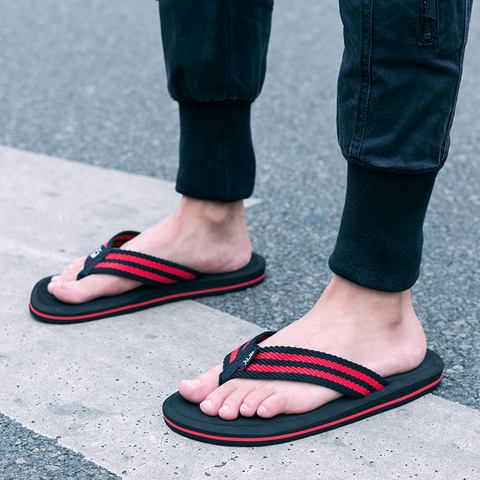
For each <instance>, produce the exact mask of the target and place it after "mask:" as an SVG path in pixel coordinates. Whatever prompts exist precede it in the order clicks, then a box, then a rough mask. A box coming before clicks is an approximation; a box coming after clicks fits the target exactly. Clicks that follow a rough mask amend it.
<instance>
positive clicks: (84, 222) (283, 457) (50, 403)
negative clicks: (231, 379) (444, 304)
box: [0, 147, 480, 480]
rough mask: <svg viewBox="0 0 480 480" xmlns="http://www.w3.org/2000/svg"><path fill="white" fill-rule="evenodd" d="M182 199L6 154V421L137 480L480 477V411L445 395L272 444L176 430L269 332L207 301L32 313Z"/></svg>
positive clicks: (2, 203)
mask: <svg viewBox="0 0 480 480" xmlns="http://www.w3.org/2000/svg"><path fill="white" fill-rule="evenodd" d="M177 201H178V197H177V195H176V194H175V193H174V190H173V186H172V184H171V183H168V182H164V181H161V180H156V179H152V178H148V177H141V176H137V175H132V174H127V173H122V172H118V171H112V170H107V169H102V168H98V167H93V166H88V165H82V164H77V163H74V162H69V161H65V160H60V159H56V158H52V157H47V156H43V155H35V154H32V153H28V152H24V151H21V150H16V149H12V148H4V147H0V219H1V224H2V227H3V228H2V237H1V238H2V241H1V242H0V243H1V245H0V251H1V255H0V268H1V269H2V271H3V275H2V276H1V278H0V286H1V288H0V372H1V373H0V378H1V380H2V388H1V389H0V411H1V412H2V413H5V414H6V415H8V416H10V417H12V418H15V419H17V420H18V421H19V422H20V423H22V424H23V425H25V426H27V427H28V428H30V429H33V430H34V431H35V432H38V433H39V434H41V435H46V436H49V437H52V438H53V437H57V436H60V437H61V438H60V439H59V442H60V444H61V445H63V446H65V447H68V448H70V449H72V450H74V451H77V452H81V453H83V454H84V455H85V457H86V458H87V459H89V460H92V461H93V462H95V463H97V464H98V465H101V466H103V467H105V468H107V469H109V470H111V471H112V472H115V473H116V474H118V475H120V476H122V477H123V478H126V479H142V480H145V479H147V480H149V479H158V478H172V477H173V476H174V475H178V478H194V479H196V478H205V477H212V478H218V479H220V478H252V477H255V478H259V479H264V478H289V477H291V476H295V477H297V476H301V477H302V478H307V479H309V478H324V479H340V478H342V479H343V478H353V477H355V478H360V479H372V478H382V479H394V478H410V477H415V478H419V479H432V478H438V479H449V480H450V479H463V478H465V479H473V478H478V477H479V476H480V412H478V411H476V410H471V409H468V408H466V407H464V406H461V405H458V404H454V403H452V402H448V401H446V400H442V399H440V398H438V397H435V396H432V395H429V396H427V397H424V398H422V399H421V400H418V401H416V402H414V403H412V404H409V405H406V406H404V407H401V408H398V409H396V410H394V411H391V412H387V413H385V414H382V415H379V416H376V417H373V418H371V419H368V420H366V421H363V422H360V423H357V424H354V425H350V426H348V427H345V428H340V429H338V430H334V431H332V432H327V433H325V434H322V435H318V436H315V437H311V438H308V439H303V440H301V441H297V442H294V443H292V444H290V443H287V444H283V445H278V446H272V447H257V448H243V449H242V448H227V447H217V446H211V445H205V444H201V443H197V442H194V441H191V440H188V439H185V438H183V437H180V436H178V435H176V434H174V433H172V432H170V431H169V430H168V429H167V427H166V426H165V424H164V422H163V420H162V417H161V404H162V401H163V400H164V399H165V398H166V397H167V396H168V395H169V394H170V393H172V392H173V391H175V389H176V384H177V383H178V381H179V380H180V379H182V378H184V377H189V376H191V375H194V374H196V373H197V372H200V371H202V370H204V369H205V368H208V367H210V366H212V365H214V364H215V363H216V362H218V361H219V360H221V358H222V357H223V354H225V353H226V351H227V350H228V349H231V348H234V347H235V346H237V345H238V344H239V343H240V342H241V341H243V340H244V339H247V338H248V337H250V336H252V335H255V334H256V333H257V332H259V331H260V327H258V326H255V325H253V324H251V323H248V322H245V321H242V320H240V319H238V318H235V317H232V316H229V315H227V314H225V313H222V312H219V311H218V310H215V309H212V308H210V307H207V306H204V305H201V304H199V303H197V302H192V301H186V302H179V303H176V304H172V305H167V306H163V307H159V308H155V309H151V310H147V311H144V312H138V313H135V314H131V315H125V316H123V317H118V318H112V319H105V320H101V321H97V322H92V323H87V324H80V325H69V326H58V325H48V324H42V323H39V322H36V321H34V320H33V319H32V318H31V317H30V315H29V313H28V308H27V305H28V297H29V293H30V289H31V287H32V286H33V284H34V282H35V281H36V280H38V279H39V278H41V277H42V276H46V275H48V274H51V273H53V272H55V271H58V270H59V269H61V268H63V266H64V265H65V263H67V262H68V261H69V260H70V259H71V258H72V255H77V254H84V253H85V251H90V250H91V249H92V248H93V247H95V245H96V244H97V243H99V242H101V241H103V240H104V239H105V238H106V237H108V236H109V235H110V234H111V233H112V229H117V228H118V229H123V228H138V229H142V228H144V227H145V226H147V225H149V224H150V223H152V222H153V221H156V220H157V219H158V218H160V217H162V216H164V215H167V214H168V213H170V212H171V211H172V210H173V209H174V208H175V205H176V203H177ZM267 281H268V280H267ZM0 478H1V471H0ZM19 478H20V477H19ZM21 478H28V477H21ZM52 478H58V477H52Z"/></svg>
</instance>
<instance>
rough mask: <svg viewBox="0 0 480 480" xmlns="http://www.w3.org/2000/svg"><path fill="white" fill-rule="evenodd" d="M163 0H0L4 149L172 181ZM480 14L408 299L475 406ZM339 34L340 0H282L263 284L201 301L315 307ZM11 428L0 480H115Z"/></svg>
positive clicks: (335, 165)
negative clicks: (34, 463) (35, 465)
mask: <svg viewBox="0 0 480 480" xmlns="http://www.w3.org/2000/svg"><path fill="white" fill-rule="evenodd" d="M157 5H158V4H157V2H155V1H153V0H143V1H138V0H118V1H116V2H103V1H101V0H82V1H80V0H71V1H69V2H57V1H55V0H43V1H42V2H27V1H26V0H17V1H15V2H11V1H7V0H0V11H1V12H2V13H1V16H0V25H1V28H0V45H1V48H0V144H3V145H8V146H13V147H18V148H22V149H26V150H30V151H33V152H37V153H46V154H50V155H54V156H58V157H61V158H66V159H71V160H76V161H81V162H86V163H91V164H95V165H100V166H105V167H110V168H117V169H122V170H126V171H129V172H135V173H139V174H143V175H151V176H154V177H158V178H163V179H166V180H174V179H175V172H176V164H177V142H178V118H177V108H176V104H175V103H174V102H173V101H172V100H171V99H170V98H169V96H168V94H167V92H166V79H165V72H164V69H163V58H162V50H161V42H160V34H159V21H158V12H157V8H158V6H157ZM477 10H478V9H477ZM477 10H474V12H473V18H472V25H471V30H470V43H469V46H468V48H467V54H466V60H465V68H464V79H463V84H462V88H461V92H460V97H459V102H458V108H457V115H456V121H455V124H454V127H453V130H452V146H451V149H450V158H449V160H448V162H447V164H446V166H445V167H444V169H443V170H442V171H441V172H440V174H439V177H438V181H437V185H436V187H435V191H434V195H433V198H432V201H431V206H430V210H429V213H428V214H427V219H426V224H425V248H424V261H423V266H422V275H421V278H420V280H419V282H418V283H417V285H416V286H415V288H414V293H413V294H414V301H415V305H416V309H417V313H418V315H419V316H420V318H421V321H422V323H423V325H424V327H425V330H426V332H427V337H428V341H429V345H430V346H431V348H433V349H435V350H436V351H437V352H438V353H439V354H440V355H441V356H442V357H443V358H444V360H445V363H446V374H445V377H444V381H443V382H442V386H441V387H440V389H439V390H438V391H437V393H436V394H437V395H440V396H442V397H443V398H446V399H448V400H452V401H457V402H460V403H462V404H464V405H466V406H468V407H471V408H476V409H480V386H479V383H480V382H479V381H478V376H479V373H480V328H479V322H480V309H479V298H480V260H479V259H480V248H479V243H478V238H479V237H480V214H479V213H480V188H479V185H480V168H479V163H480V162H479V158H480V118H479V112H480V81H479V78H480V56H479V55H478V53H477V52H478V51H480V15H478V11H477ZM341 43H342V40H341V24H340V19H339V16H338V9H337V5H336V2H335V1H334V0H326V1H323V2H319V1H318V0H302V2H287V1H286V0H277V2H276V10H275V13H274V28H273V33H272V39H271V47H270V52H269V61H268V65H269V66H268V73H267V79H266V83H265V86H264V91H263V93H262V95H261V96H260V98H259V99H258V101H257V102H256V103H255V106H254V110H253V131H254V139H255V145H256V152H257V158H258V177H257V185H256V189H255V193H254V196H255V197H256V198H258V199H261V200H262V202H261V203H259V204H257V205H255V206H253V207H251V208H250V209H249V213H248V224H249V229H250V233H251V236H252V239H253V243H254V247H255V250H257V251H259V252H261V253H263V254H264V255H265V256H266V257H267V261H268V279H267V281H266V282H265V283H264V284H263V285H262V286H260V287H258V288H256V289H253V290H248V291H245V292H240V293H236V294H233V295H229V296H228V298H226V297H218V298H215V297H213V298H210V299H206V300H202V303H205V304H207V305H210V306H212V307H214V308H218V309H220V310H222V311H226V312H228V313H231V314H233V315H236V316H238V317H241V318H243V319H246V320H249V321H251V322H253V323H256V324H258V325H261V326H264V327H267V328H269V329H279V328H281V327H283V326H284V325H286V324H288V323H290V322H291V321H293V320H295V319H297V318H298V317H299V316H301V315H302V314H304V313H305V312H307V311H308V310H309V309H310V308H311V306H312V305H313V303H314V302H315V301H316V299H317V298H318V297H319V295H320V293H321V291H322V290H323V288H324V287H325V285H326V284H327V282H328V280H329V278H330V272H329V270H328V266H327V259H328V256H329V254H330V252H331V251H332V248H333V245H334V242H335V235H336V231H337V228H338V225H339V221H340V215H341V210H342V205H343V196H344V188H345V178H344V177H345V171H346V162H345V161H344V160H343V158H342V156H341V154H340V151H339V148H338V146H337V143H336V133H335V90H336V76H337V71H338V66H339V63H340V59H341V51H342V45H341ZM127 227H128V228H132V229H134V228H135V226H134V225H132V226H127ZM0 424H1V432H2V433H1V438H0V479H2V475H3V478H5V479H10V478H29V479H36V478H39V479H40V478H45V479H50V478H98V479H100V478H114V476H109V475H110V474H108V473H107V472H105V471H103V470H102V469H100V468H99V467H96V466H95V465H93V464H91V465H88V466H85V465H86V463H85V465H84V463H82V462H85V460H84V459H82V457H81V456H79V455H77V454H74V453H73V452H63V450H62V448H61V447H59V446H58V445H57V444H56V442H55V441H53V440H50V439H45V438H43V437H38V436H37V437H35V434H34V433H33V432H30V431H28V430H26V429H23V427H21V426H19V425H18V424H15V423H14V422H12V421H11V420H10V419H8V418H6V417H1V416H0ZM5 432H6V433H5ZM32 445H33V446H32ZM32 448H33V449H34V448H45V449H48V448H51V449H53V450H52V451H55V452H57V453H58V456H59V457H61V456H63V460H61V461H59V463H58V464H59V465H62V466H61V467H59V470H58V471H47V470H45V469H44V468H43V469H42V468H40V467H39V470H38V471H37V473H38V475H37V473H35V474H32V473H31V472H30V473H26V472H25V471H23V470H22V463H20V464H18V463H15V459H18V458H22V455H23V456H25V455H26V453H25V452H26V451H31V450H32ZM22 449H26V450H25V452H24V450H22ZM28 449H30V450H28ZM22 452H23V453H22ZM62 462H63V463H62ZM14 464H15V465H14ZM2 465H3V467H2ZM10 466H12V468H13V470H11V469H10ZM7 467H8V468H7ZM2 468H3V469H4V471H3V472H2ZM9 472H10V473H9ZM12 472H15V473H12ZM5 475H6V476H5ZM9 475H10V476H9ZM22 475H25V476H22ZM34 475H37V476H34Z"/></svg>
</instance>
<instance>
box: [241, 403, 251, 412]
mask: <svg viewBox="0 0 480 480" xmlns="http://www.w3.org/2000/svg"><path fill="white" fill-rule="evenodd" d="M240 410H241V411H242V412H248V410H249V408H248V405H247V404H246V403H242V405H241V407H240Z"/></svg>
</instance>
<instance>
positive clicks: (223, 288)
mask: <svg viewBox="0 0 480 480" xmlns="http://www.w3.org/2000/svg"><path fill="white" fill-rule="evenodd" d="M264 278H265V273H264V274H263V275H262V276H260V277H258V278H255V279H254V280H250V281H248V282H244V283H238V284H236V285H229V286H227V287H219V288H210V289H207V290H197V291H194V292H186V293H177V294H175V295H168V296H166V297H161V298H155V299H153V300H148V301H146V302H141V303H137V304H135V305H126V306H125V307H119V308H113V309H111V310H105V311H103V312H96V313H90V314H88V315H77V316H72V317H59V316H55V315H47V314H45V313H41V312H39V311H37V310H35V308H33V306H32V302H31V301H30V310H32V312H34V313H35V314H36V315H38V316H39V317H43V318H50V319H52V320H65V321H67V320H84V319H87V318H95V317H99V316H102V315H108V314H111V313H116V312H122V311H125V310H131V309H135V308H138V307H143V306H144V305H151V304H152V303H155V302H162V301H165V300H170V299H173V298H180V297H188V296H190V295H198V294H202V293H213V292H224V291H227V290H233V289H234V288H241V287H247V286H249V285H253V284H254V283H258V282H260V281H262V280H263V279H264Z"/></svg>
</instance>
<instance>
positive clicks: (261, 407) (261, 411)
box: [258, 405, 267, 415]
mask: <svg viewBox="0 0 480 480" xmlns="http://www.w3.org/2000/svg"><path fill="white" fill-rule="evenodd" d="M258 413H262V414H263V415H265V414H266V413H267V409H266V408H265V407H264V406H263V405H261V406H260V407H258Z"/></svg>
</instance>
